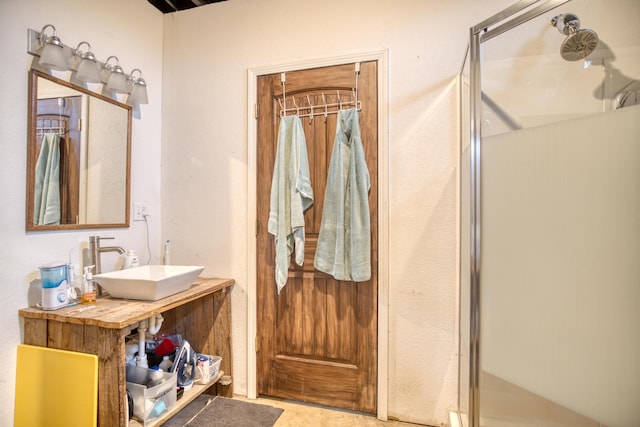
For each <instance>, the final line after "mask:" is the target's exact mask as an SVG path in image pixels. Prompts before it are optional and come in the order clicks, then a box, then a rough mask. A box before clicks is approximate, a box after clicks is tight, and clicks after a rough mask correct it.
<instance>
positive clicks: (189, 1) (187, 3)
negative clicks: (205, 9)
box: [148, 0, 226, 13]
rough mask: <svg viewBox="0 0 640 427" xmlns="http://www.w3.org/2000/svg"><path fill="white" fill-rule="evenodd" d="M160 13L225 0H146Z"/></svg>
mask: <svg viewBox="0 0 640 427" xmlns="http://www.w3.org/2000/svg"><path fill="white" fill-rule="evenodd" d="M148 1H149V3H151V4H152V5H153V6H155V7H156V9H158V10H159V11H160V12H162V13H171V12H177V11H179V10H185V9H191V8H194V7H198V6H206V5H208V4H210V3H218V2H221V1H226V0H148Z"/></svg>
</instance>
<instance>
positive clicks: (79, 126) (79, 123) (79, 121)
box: [78, 119, 82, 132]
mask: <svg viewBox="0 0 640 427" xmlns="http://www.w3.org/2000/svg"><path fill="white" fill-rule="evenodd" d="M81 130H82V119H78V132H80V131H81Z"/></svg>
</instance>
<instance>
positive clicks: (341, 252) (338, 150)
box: [313, 108, 371, 282]
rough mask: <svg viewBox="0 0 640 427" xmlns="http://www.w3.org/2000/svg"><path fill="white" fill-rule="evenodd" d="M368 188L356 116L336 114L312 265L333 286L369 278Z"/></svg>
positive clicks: (353, 111)
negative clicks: (332, 280) (333, 281)
mask: <svg viewBox="0 0 640 427" xmlns="http://www.w3.org/2000/svg"><path fill="white" fill-rule="evenodd" d="M370 187H371V181H370V178H369V170H368V169H367V163H366V160H365V155H364V149H363V147H362V140H361V137H360V119H359V116H358V111H357V110H356V109H354V108H352V109H349V110H340V111H338V120H337V126H336V136H335V140H334V144H333V153H332V154H331V163H330V164H329V176H328V177H327V187H326V190H325V198H324V207H323V210H322V223H321V225H320V234H319V235H318V246H317V248H316V256H315V259H314V263H313V264H314V266H315V268H316V269H318V270H320V271H322V272H324V273H327V274H330V275H332V276H333V277H334V278H336V279H337V280H349V281H355V282H364V281H366V280H369V279H370V278H371V225H370V219H369V189H370Z"/></svg>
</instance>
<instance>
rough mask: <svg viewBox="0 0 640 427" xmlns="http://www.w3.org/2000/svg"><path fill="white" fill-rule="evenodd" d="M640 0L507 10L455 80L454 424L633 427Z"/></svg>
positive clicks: (477, 39) (639, 301)
mask: <svg viewBox="0 0 640 427" xmlns="http://www.w3.org/2000/svg"><path fill="white" fill-rule="evenodd" d="M639 17H640V1H638V0H572V1H571V0H556V1H553V0H547V1H544V0H530V1H526V0H523V1H519V2H517V3H515V4H514V5H513V6H511V7H509V8H507V9H505V10H504V11H502V12H500V13H499V14H497V15H495V16H493V17H491V18H489V19H487V20H485V21H483V22H481V23H479V24H478V25H476V26H474V27H472V28H471V29H470V43H469V50H468V55H467V58H466V60H465V63H464V65H463V68H462V71H461V74H460V88H461V101H462V103H461V105H462V111H461V117H462V120H461V124H462V129H461V135H462V146H461V153H462V155H461V164H460V179H461V181H460V182H461V188H460V206H461V213H460V224H461V230H460V235H461V241H460V242H461V244H460V247H461V252H460V260H461V262H460V267H461V268H460V283H461V288H460V298H461V300H460V313H461V314H460V317H461V319H460V325H461V336H460V377H459V378H460V388H459V391H460V393H459V395H460V402H459V408H460V415H459V416H460V418H459V420H460V421H461V424H463V425H468V426H472V427H478V426H594V427H595V426H608V427H631V426H638V425H640V307H639V305H640V27H639V26H638V18H639Z"/></svg>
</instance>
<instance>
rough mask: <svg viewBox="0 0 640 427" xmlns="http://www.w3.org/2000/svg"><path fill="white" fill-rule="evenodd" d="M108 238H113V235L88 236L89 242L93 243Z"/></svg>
mask: <svg viewBox="0 0 640 427" xmlns="http://www.w3.org/2000/svg"><path fill="white" fill-rule="evenodd" d="M109 239H115V237H100V236H89V242H95V243H98V242H100V240H109Z"/></svg>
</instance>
